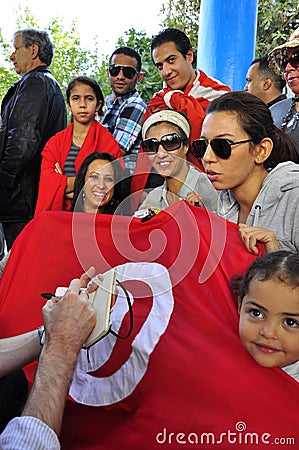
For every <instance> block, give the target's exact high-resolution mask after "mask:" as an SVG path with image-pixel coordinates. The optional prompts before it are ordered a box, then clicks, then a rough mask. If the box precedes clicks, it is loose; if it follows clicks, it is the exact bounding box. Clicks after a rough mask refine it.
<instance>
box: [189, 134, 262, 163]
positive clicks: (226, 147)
mask: <svg viewBox="0 0 299 450" xmlns="http://www.w3.org/2000/svg"><path fill="white" fill-rule="evenodd" d="M252 140H253V139H246V140H245V141H238V142H231V141H230V140H228V139H223V138H215V139H211V140H210V141H208V140H207V139H205V138H200V139H195V141H193V144H192V150H193V154H194V156H196V158H198V159H201V158H203V156H204V154H205V153H206V150H207V148H208V145H210V146H211V147H212V150H213V152H214V153H215V155H216V156H218V157H219V158H221V159H228V158H229V157H230V155H231V154H232V145H237V144H245V142H251V141H252Z"/></svg>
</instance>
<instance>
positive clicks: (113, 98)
mask: <svg viewBox="0 0 299 450" xmlns="http://www.w3.org/2000/svg"><path fill="white" fill-rule="evenodd" d="M107 75H108V78H109V82H110V85H111V89H112V94H110V95H109V96H108V97H107V98H106V107H107V111H106V113H105V114H104V116H103V119H102V125H104V126H105V127H106V128H107V129H108V130H109V131H110V133H111V134H113V136H114V138H115V139H116V140H117V142H118V143H119V146H120V149H121V152H122V154H123V155H124V156H125V158H124V162H125V165H126V167H127V169H128V172H129V174H132V173H133V171H134V168H135V163H136V158H137V154H138V152H139V149H140V144H141V124H142V120H143V116H144V113H145V110H146V103H145V102H144V101H143V100H142V98H141V97H140V95H139V93H138V92H137V91H136V84H138V83H140V81H141V80H142V78H143V75H144V74H143V73H142V72H141V58H140V55H139V54H138V53H137V52H136V51H135V50H133V49H132V48H130V47H120V48H118V49H116V50H114V52H113V53H112V55H111V57H110V60H109V67H108V69H107Z"/></svg>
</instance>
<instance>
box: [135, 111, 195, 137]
mask: <svg viewBox="0 0 299 450" xmlns="http://www.w3.org/2000/svg"><path fill="white" fill-rule="evenodd" d="M158 122H169V123H173V124H174V125H177V126H178V127H179V128H181V130H183V131H184V133H185V135H186V136H187V138H188V139H189V136H190V124H189V122H188V120H187V118H186V117H185V116H184V115H183V114H182V113H180V112H178V111H174V110H172V109H163V110H162V111H157V112H155V113H153V114H151V115H150V116H149V117H148V118H147V119H146V121H145V122H144V124H143V125H142V139H144V138H145V136H146V133H147V131H148V129H149V128H150V127H151V126H152V125H154V124H156V123H158Z"/></svg>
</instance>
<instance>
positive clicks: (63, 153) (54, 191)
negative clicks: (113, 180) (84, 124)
mask: <svg viewBox="0 0 299 450" xmlns="http://www.w3.org/2000/svg"><path fill="white" fill-rule="evenodd" d="M73 127H74V125H73V124H72V123H71V124H70V125H69V126H68V127H67V128H66V129H65V130H63V131H60V132H59V133H57V134H55V136H53V137H52V138H51V139H50V140H49V141H48V142H47V143H46V145H45V147H44V149H43V152H42V166H41V176H40V182H39V192H38V199H37V205H36V209H35V215H36V214H38V213H40V212H42V211H47V210H53V209H56V210H68V209H69V208H70V202H65V200H64V192H65V187H66V181H67V176H66V175H61V174H59V173H56V172H55V164H56V163H58V164H59V165H60V167H61V169H62V171H63V168H64V164H65V161H66V158H67V156H68V154H69V151H70V148H71V145H72V138H73ZM96 151H98V152H108V153H110V154H111V155H113V156H114V157H115V158H121V156H122V155H121V152H120V148H119V145H118V143H117V141H116V140H115V139H114V137H113V136H112V134H111V133H110V132H109V131H108V130H106V128H105V127H103V125H101V124H99V123H98V122H96V121H94V122H93V123H92V125H91V127H90V129H89V130H88V133H87V136H86V138H85V141H84V143H83V145H82V147H81V148H80V151H79V153H78V155H77V158H76V160H75V168H76V173H78V170H79V167H80V166H81V164H82V162H83V161H84V159H85V158H86V157H87V156H88V155H89V154H90V153H93V152H96Z"/></svg>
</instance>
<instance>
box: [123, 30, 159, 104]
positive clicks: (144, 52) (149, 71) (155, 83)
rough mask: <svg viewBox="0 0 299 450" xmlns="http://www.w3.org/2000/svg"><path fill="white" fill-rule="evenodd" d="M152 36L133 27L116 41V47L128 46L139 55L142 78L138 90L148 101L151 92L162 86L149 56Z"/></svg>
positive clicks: (151, 94)
mask: <svg viewBox="0 0 299 450" xmlns="http://www.w3.org/2000/svg"><path fill="white" fill-rule="evenodd" d="M151 40H152V37H147V36H146V33H145V32H144V31H139V32H138V31H136V30H135V29H134V28H131V29H130V30H128V31H126V32H125V36H123V37H121V38H120V39H119V40H118V42H117V47H120V46H124V45H125V46H128V47H131V48H133V49H134V50H136V52H138V53H139V54H140V56H141V61H142V72H144V77H143V80H142V81H141V82H140V83H139V85H138V92H139V94H140V95H141V97H142V98H143V100H144V101H145V102H147V103H148V102H149V100H150V99H151V98H152V96H153V94H154V93H155V92H157V91H159V90H160V89H161V88H162V81H161V78H160V75H159V73H158V71H157V69H156V67H155V66H154V64H153V62H152V58H151V52H150V45H151Z"/></svg>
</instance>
